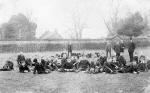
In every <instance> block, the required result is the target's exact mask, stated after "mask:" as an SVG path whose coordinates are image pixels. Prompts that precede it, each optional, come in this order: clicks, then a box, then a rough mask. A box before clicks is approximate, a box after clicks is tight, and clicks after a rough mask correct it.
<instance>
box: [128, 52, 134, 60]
mask: <svg viewBox="0 0 150 93" xmlns="http://www.w3.org/2000/svg"><path fill="white" fill-rule="evenodd" d="M128 52H129V57H130V62H132V61H133V53H134V51H128Z"/></svg>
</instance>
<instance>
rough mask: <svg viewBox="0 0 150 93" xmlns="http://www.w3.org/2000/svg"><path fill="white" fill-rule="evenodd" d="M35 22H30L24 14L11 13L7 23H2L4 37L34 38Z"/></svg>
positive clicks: (8, 38)
mask: <svg viewBox="0 0 150 93" xmlns="http://www.w3.org/2000/svg"><path fill="white" fill-rule="evenodd" d="M36 28H37V24H36V23H34V22H31V21H30V20H29V19H28V18H27V17H26V16H25V15H23V14H18V15H13V16H12V17H11V18H10V20H9V21H8V22H7V23H4V25H2V27H1V29H2V31H4V39H7V40H16V39H19V40H33V39H35V33H36Z"/></svg>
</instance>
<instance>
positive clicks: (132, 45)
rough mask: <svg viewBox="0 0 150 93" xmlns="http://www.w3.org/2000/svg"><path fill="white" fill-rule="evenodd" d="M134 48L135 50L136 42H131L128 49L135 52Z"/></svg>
mask: <svg viewBox="0 0 150 93" xmlns="http://www.w3.org/2000/svg"><path fill="white" fill-rule="evenodd" d="M134 50H135V44H134V43H133V42H129V44H128V51H129V52H134Z"/></svg>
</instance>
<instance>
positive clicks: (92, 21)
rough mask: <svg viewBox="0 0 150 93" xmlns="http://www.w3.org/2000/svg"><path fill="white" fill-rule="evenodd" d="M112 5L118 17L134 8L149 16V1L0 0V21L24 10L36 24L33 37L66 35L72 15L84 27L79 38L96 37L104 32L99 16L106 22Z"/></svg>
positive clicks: (103, 34)
mask: <svg viewBox="0 0 150 93" xmlns="http://www.w3.org/2000/svg"><path fill="white" fill-rule="evenodd" d="M112 1H114V2H113V3H112ZM115 7H118V9H119V16H120V17H125V16H127V15H129V14H130V13H133V12H136V11H140V12H141V13H142V14H144V15H150V0H0V24H2V23H4V22H7V21H8V20H9V18H10V17H11V16H12V15H14V14H17V13H24V14H25V15H27V16H30V17H31V19H32V20H33V21H34V22H36V23H37V26H38V28H37V33H36V36H37V37H39V36H40V35H41V34H42V33H44V32H45V31H47V30H49V31H54V29H57V31H58V32H59V33H60V34H62V36H63V37H64V38H65V37H66V38H68V37H69V34H68V32H69V31H68V28H71V23H72V17H73V15H74V14H76V15H78V17H80V18H81V20H82V22H84V23H86V26H87V27H86V29H85V30H84V32H83V38H95V39H96V38H101V37H106V35H107V32H108V31H107V28H106V26H105V25H104V22H103V20H102V18H105V19H106V20H107V21H108V20H109V18H110V16H111V15H112V13H113V11H114V10H115V9H114V8H115Z"/></svg>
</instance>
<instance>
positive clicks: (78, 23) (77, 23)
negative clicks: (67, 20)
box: [68, 12, 87, 39]
mask: <svg viewBox="0 0 150 93" xmlns="http://www.w3.org/2000/svg"><path fill="white" fill-rule="evenodd" d="M71 19H72V24H71V27H69V28H68V30H69V31H70V36H71V39H82V36H83V31H84V30H85V29H86V28H87V24H86V21H85V20H83V19H84V18H82V17H81V16H80V15H79V13H78V12H74V13H73V14H72V17H71Z"/></svg>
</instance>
